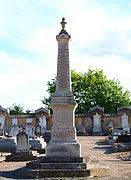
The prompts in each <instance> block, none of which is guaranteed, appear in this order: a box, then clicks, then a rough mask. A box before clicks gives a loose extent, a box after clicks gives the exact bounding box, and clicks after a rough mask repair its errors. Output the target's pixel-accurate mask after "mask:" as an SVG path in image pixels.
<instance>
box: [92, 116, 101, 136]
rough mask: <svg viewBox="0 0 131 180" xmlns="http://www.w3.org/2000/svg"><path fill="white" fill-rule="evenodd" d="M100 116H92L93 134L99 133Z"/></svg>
mask: <svg viewBox="0 0 131 180" xmlns="http://www.w3.org/2000/svg"><path fill="white" fill-rule="evenodd" d="M101 132H102V128H101V116H100V115H98V113H96V115H94V116H93V133H101Z"/></svg>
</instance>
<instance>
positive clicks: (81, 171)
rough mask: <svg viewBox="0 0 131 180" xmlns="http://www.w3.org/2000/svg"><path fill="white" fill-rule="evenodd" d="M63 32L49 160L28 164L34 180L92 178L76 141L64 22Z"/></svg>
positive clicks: (59, 39)
mask: <svg viewBox="0 0 131 180" xmlns="http://www.w3.org/2000/svg"><path fill="white" fill-rule="evenodd" d="M61 25H62V30H61V32H60V33H59V35H57V36H56V39H57V41H58V59H57V81H56V91H55V93H54V94H53V97H52V101H51V107H52V109H53V127H52V130H51V140H50V142H49V144H47V147H46V156H43V157H42V156H41V157H40V158H38V159H37V160H36V161H33V162H29V163H27V164H26V167H28V168H29V169H31V170H29V171H28V174H29V173H30V176H32V177H36V176H38V177H74V176H75V177H83V176H87V175H89V170H87V166H86V163H84V162H83V158H82V157H81V146H80V144H79V142H78V141H77V137H76V129H75V120H74V116H75V115H74V112H75V109H76V106H77V104H76V101H75V99H74V97H73V94H72V91H71V77H70V63H69V48H68V43H69V40H70V35H68V33H67V32H66V30H65V25H66V22H65V18H63V19H62V22H61Z"/></svg>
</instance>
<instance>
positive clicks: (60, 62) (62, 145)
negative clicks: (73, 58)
mask: <svg viewBox="0 0 131 180" xmlns="http://www.w3.org/2000/svg"><path fill="white" fill-rule="evenodd" d="M66 24H67V23H66V22H65V18H62V22H61V25H62V30H61V32H60V33H59V35H57V36H56V39H57V41H58V59H57V81H56V91H55V93H54V95H53V97H52V101H51V107H52V109H53V127H52V131H51V141H50V143H49V144H48V145H47V156H62V157H67V156H70V157H80V156H81V146H80V144H79V143H78V141H77V138H76V129H75V120H74V118H75V116H74V112H75V109H76V107H77V104H76V101H75V99H74V96H73V94H72V91H71V75H70V62H69V47H68V46H69V45H68V44H69V40H70V38H71V36H70V35H69V34H68V33H67V32H66V30H65V25H66Z"/></svg>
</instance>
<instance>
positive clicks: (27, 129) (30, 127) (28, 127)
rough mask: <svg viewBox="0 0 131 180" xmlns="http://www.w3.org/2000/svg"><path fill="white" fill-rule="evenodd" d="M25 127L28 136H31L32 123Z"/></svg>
mask: <svg viewBox="0 0 131 180" xmlns="http://www.w3.org/2000/svg"><path fill="white" fill-rule="evenodd" d="M25 129H26V133H27V134H28V136H29V138H33V137H34V127H33V126H32V124H27V125H26V128H25Z"/></svg>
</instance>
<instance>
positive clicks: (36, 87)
mask: <svg viewBox="0 0 131 180" xmlns="http://www.w3.org/2000/svg"><path fill="white" fill-rule="evenodd" d="M0 64H1V65H2V66H4V67H5V70H4V71H3V73H1V76H0V82H1V90H0V92H1V93H0V99H1V104H2V105H5V106H7V105H6V104H8V106H11V105H12V104H14V103H18V104H19V103H20V104H24V107H25V108H30V109H31V108H39V106H40V104H41V101H40V99H42V98H43V96H44V95H45V93H44V92H45V91H46V82H47V81H48V78H51V75H52V76H53V74H52V73H50V74H51V75H50V74H49V70H48V69H47V67H44V63H43V64H37V63H34V62H31V61H29V60H28V59H25V58H22V57H19V56H18V55H17V56H15V55H14V56H13V55H10V54H7V53H4V52H0ZM34 101H35V103H34V104H32V102H34Z"/></svg>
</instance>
